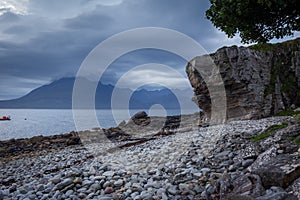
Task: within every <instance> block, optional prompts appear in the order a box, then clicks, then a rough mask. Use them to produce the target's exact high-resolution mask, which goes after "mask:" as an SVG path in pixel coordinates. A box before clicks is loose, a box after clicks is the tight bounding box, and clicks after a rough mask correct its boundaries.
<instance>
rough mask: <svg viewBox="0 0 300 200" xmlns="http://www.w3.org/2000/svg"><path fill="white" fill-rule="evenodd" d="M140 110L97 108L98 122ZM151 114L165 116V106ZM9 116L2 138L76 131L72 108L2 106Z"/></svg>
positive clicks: (113, 121)
mask: <svg viewBox="0 0 300 200" xmlns="http://www.w3.org/2000/svg"><path fill="white" fill-rule="evenodd" d="M138 111H140V110H129V111H128V110H114V114H112V111H111V110H97V111H96V114H97V118H98V123H99V125H100V127H101V128H109V127H112V126H116V125H117V124H118V123H120V122H121V121H122V120H128V119H129V118H130V116H132V115H134V114H135V113H137V112H138ZM194 112H197V110H181V111H179V110H168V111H167V114H168V115H176V114H180V113H181V114H190V113H194ZM148 114H149V115H151V116H166V111H165V110H162V109H157V110H155V109H152V110H150V111H149V112H148ZM3 115H10V117H11V119H12V120H11V121H0V140H7V139H11V138H29V137H33V136H36V135H54V134H60V133H68V132H70V131H74V130H76V128H75V123H74V119H73V113H72V110H53V109H0V117H2V116H3ZM85 119H86V117H84V116H82V119H80V120H83V122H84V124H85V130H86V129H92V128H95V127H93V125H92V124H89V121H88V120H85Z"/></svg>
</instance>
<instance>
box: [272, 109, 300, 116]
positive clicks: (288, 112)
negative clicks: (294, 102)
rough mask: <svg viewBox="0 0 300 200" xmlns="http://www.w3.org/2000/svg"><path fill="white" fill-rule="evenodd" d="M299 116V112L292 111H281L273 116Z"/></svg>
mask: <svg viewBox="0 0 300 200" xmlns="http://www.w3.org/2000/svg"><path fill="white" fill-rule="evenodd" d="M297 114H299V112H295V111H293V110H283V111H281V112H279V113H277V114H276V115H275V116H293V115H297Z"/></svg>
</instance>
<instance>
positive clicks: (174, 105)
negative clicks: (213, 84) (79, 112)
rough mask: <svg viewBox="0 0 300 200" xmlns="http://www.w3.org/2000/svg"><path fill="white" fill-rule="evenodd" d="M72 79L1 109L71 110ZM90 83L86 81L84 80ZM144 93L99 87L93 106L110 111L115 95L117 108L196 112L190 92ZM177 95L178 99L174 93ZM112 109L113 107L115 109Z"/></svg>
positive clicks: (6, 102)
mask: <svg viewBox="0 0 300 200" xmlns="http://www.w3.org/2000/svg"><path fill="white" fill-rule="evenodd" d="M74 81H75V78H62V79H59V80H56V81H54V82H52V83H50V84H48V85H43V86H41V87H39V88H36V89H34V90H32V91H31V92H29V93H28V94H26V95H25V96H23V97H20V98H18V99H12V100H4V101H0V108H3V109H4V108H26V109H71V108H72V92H73V85H74ZM86 81H87V82H89V80H86ZM175 90H176V91H175ZM175 90H172V91H171V90H170V89H167V88H166V89H165V88H164V89H160V90H147V89H140V90H136V91H132V90H130V89H127V88H116V87H114V86H113V85H110V84H107V85H106V84H102V83H101V82H100V83H99V84H98V87H97V90H96V95H95V107H96V108H97V109H111V108H112V103H111V102H112V101H111V100H112V93H113V91H114V92H115V93H117V94H118V96H119V99H118V100H117V101H114V102H116V104H114V106H115V107H117V108H118V109H128V108H130V109H149V108H150V107H151V106H153V105H154V104H160V105H162V106H163V107H164V108H165V109H180V106H181V107H182V106H184V108H189V109H194V108H195V109H196V105H195V104H194V103H193V102H192V101H191V98H192V96H193V91H192V89H185V90H179V89H175ZM174 91H175V93H176V94H179V95H180V97H179V99H180V101H181V102H180V103H179V100H178V99H177V98H176V96H175V95H174V93H173V92H174ZM130 93H132V95H131V97H130V100H129V102H122V100H124V98H122V96H126V95H127V96H128V94H130ZM115 107H114V108H115Z"/></svg>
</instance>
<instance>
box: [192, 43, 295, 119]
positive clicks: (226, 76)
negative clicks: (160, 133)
mask: <svg viewBox="0 0 300 200" xmlns="http://www.w3.org/2000/svg"><path fill="white" fill-rule="evenodd" d="M299 47H300V38H297V39H295V40H292V41H287V42H284V43H280V44H265V45H255V46H251V47H248V48H247V47H237V46H232V47H224V48H221V49H219V50H218V51H217V52H216V53H214V54H211V55H210V58H211V59H212V62H207V60H208V58H207V57H208V56H207V55H206V56H200V57H196V58H194V59H193V60H192V61H190V62H189V63H188V65H187V67H186V72H187V75H188V78H189V80H190V83H191V85H192V87H193V88H194V95H195V96H194V98H193V100H194V101H195V102H196V103H197V104H198V106H199V107H200V108H201V109H202V110H203V111H204V112H205V113H206V115H207V116H208V117H210V114H211V112H212V109H211V107H212V103H211V101H212V100H213V98H214V94H212V90H211V91H209V90H210V88H209V87H207V85H208V84H211V83H209V81H210V79H211V77H202V76H206V75H207V73H203V72H202V71H203V70H215V68H217V69H218V70H219V72H220V75H221V77H222V81H223V83H222V84H223V85H224V87H223V88H224V89H225V92H226V98H224V99H223V100H226V103H227V109H226V110H227V116H226V118H227V119H252V118H261V117H266V116H270V115H273V114H276V113H279V112H280V111H283V110H287V109H289V108H291V107H293V106H300V48H299ZM214 65H215V66H214ZM216 85H220V83H217V84H215V85H214V86H212V87H215V86H216ZM220 91H221V90H220ZM221 100H222V99H221ZM217 101H219V100H217ZM217 103H218V102H217Z"/></svg>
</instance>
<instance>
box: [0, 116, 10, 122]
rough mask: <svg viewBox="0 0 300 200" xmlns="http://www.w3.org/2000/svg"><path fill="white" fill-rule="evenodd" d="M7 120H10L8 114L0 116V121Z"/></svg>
mask: <svg viewBox="0 0 300 200" xmlns="http://www.w3.org/2000/svg"><path fill="white" fill-rule="evenodd" d="M9 120H11V119H10V116H3V117H2V118H0V121H9Z"/></svg>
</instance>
